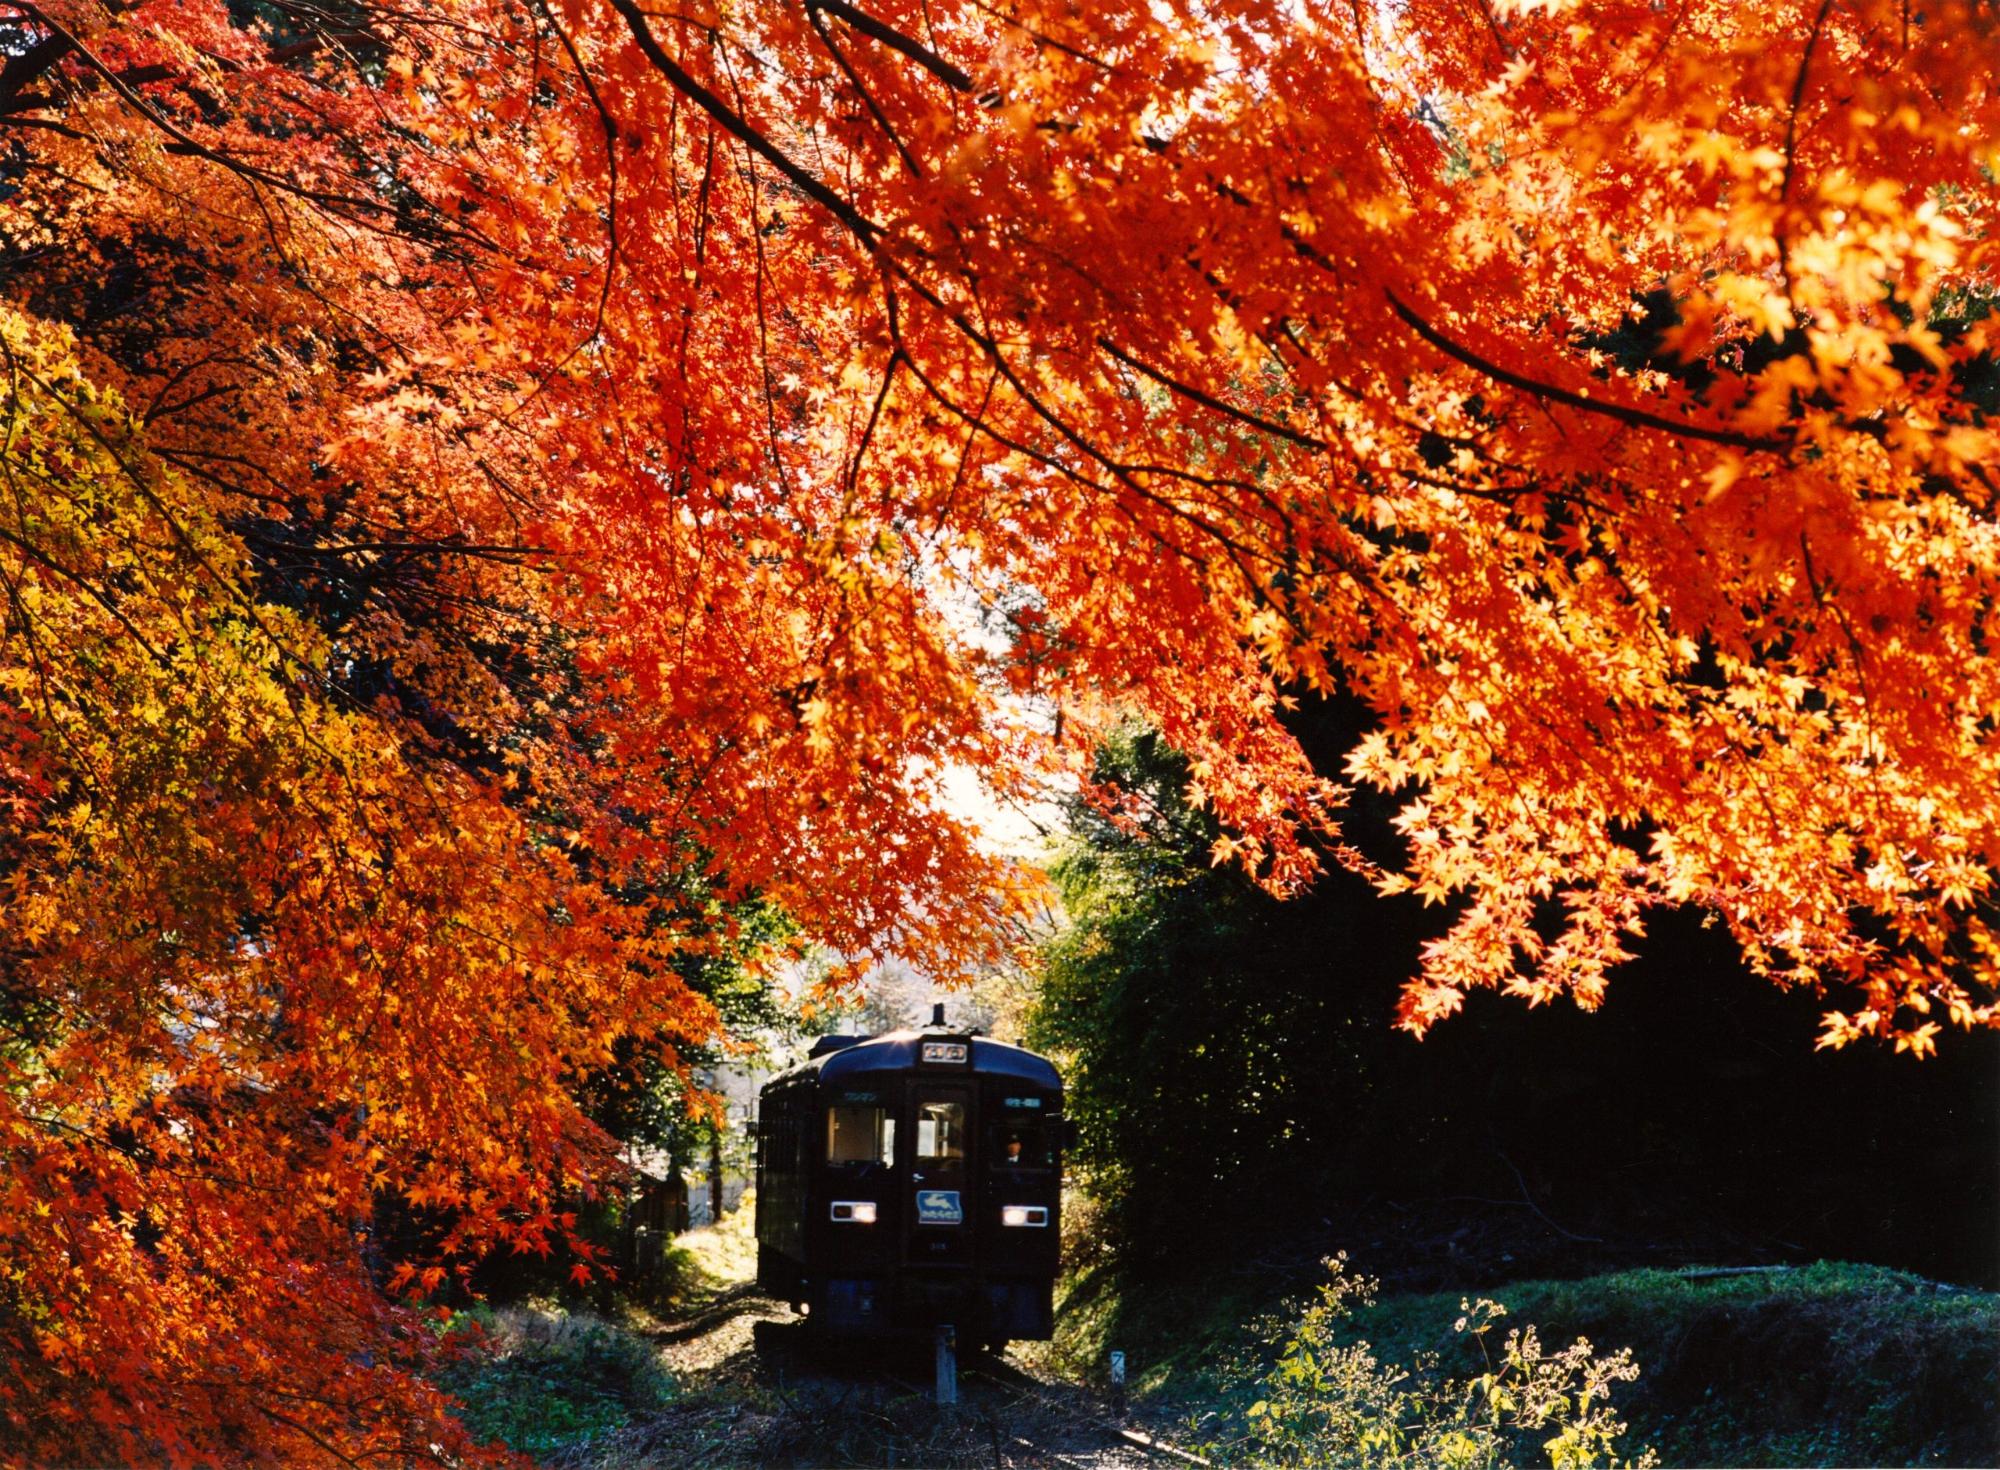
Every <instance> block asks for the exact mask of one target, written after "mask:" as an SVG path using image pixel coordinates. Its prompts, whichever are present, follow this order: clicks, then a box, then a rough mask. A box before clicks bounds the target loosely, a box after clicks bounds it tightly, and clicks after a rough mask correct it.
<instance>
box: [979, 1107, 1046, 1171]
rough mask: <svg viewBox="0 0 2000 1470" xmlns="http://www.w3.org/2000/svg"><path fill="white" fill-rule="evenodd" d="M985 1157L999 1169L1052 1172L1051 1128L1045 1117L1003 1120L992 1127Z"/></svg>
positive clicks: (1006, 1118) (1007, 1118)
mask: <svg viewBox="0 0 2000 1470" xmlns="http://www.w3.org/2000/svg"><path fill="white" fill-rule="evenodd" d="M987 1157H988V1158H990V1159H992V1160H993V1163H994V1167H995V1168H1000V1169H1052V1168H1054V1167H1055V1162H1056V1150H1055V1127H1054V1125H1053V1123H1052V1122H1051V1121H1050V1120H1049V1119H1047V1118H1041V1117H1034V1116H1030V1117H1025V1118H1023V1117H1003V1118H1002V1119H1001V1120H1000V1122H999V1123H997V1124H995V1125H994V1128H993V1143H992V1146H991V1148H990V1149H989V1150H988V1151H987Z"/></svg>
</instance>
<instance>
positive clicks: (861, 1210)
mask: <svg viewBox="0 0 2000 1470" xmlns="http://www.w3.org/2000/svg"><path fill="white" fill-rule="evenodd" d="M833 1218H834V1219H836V1220H838V1221H840V1222H841V1223H842V1224H843V1225H873V1224H874V1223H875V1201H874V1200H872V1199H837V1200H835V1201H834V1202H833Z"/></svg>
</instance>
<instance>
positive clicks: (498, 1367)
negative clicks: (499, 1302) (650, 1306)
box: [439, 1307, 675, 1458]
mask: <svg viewBox="0 0 2000 1470" xmlns="http://www.w3.org/2000/svg"><path fill="white" fill-rule="evenodd" d="M451 1330H452V1332H453V1333H454V1334H456V1335H458V1336H460V1337H461V1339H462V1341H461V1343H460V1346H461V1348H462V1349H463V1351H462V1352H461V1354H460V1356H459V1357H458V1359H457V1361H456V1362H454V1363H453V1364H452V1365H451V1366H450V1367H449V1368H447V1369H446V1370H445V1371H444V1373H443V1374H442V1375H441V1377H440V1380H439V1382H440V1386H441V1387H443V1388H444V1389H445V1390H446V1391H447V1392H448V1393H451V1394H453V1395H454V1396H456V1397H457V1399H458V1401H459V1404H460V1409H459V1419H460V1421H461V1422H462V1423H463V1424H464V1425H465V1427H466V1428H467V1429H468V1430H470V1431H471V1432H472V1434H473V1435H474V1436H475V1437H477V1438H478V1439H480V1440H485V1441H490V1440H496V1439H497V1440H499V1441H501V1442H502V1443H504V1444H506V1445H507V1446H508V1447H509V1448H510V1449H515V1450H518V1451H520V1452H522V1453H523V1454H526V1455H530V1456H533V1457H536V1458H541V1457H544V1456H548V1455H552V1454H555V1453H558V1452H560V1451H565V1450H575V1449H577V1448H579V1447H581V1446H583V1445H586V1444H588V1443H589V1442H590V1441H591V1440H593V1439H596V1438H597V1437H599V1436H601V1435H603V1434H606V1433H608V1432H610V1431H612V1430H615V1429H618V1428H621V1427H623V1426H624V1425H626V1424H628V1423H630V1422H632V1421H633V1420H634V1419H635V1418H640V1417H643V1416H645V1415H648V1414H652V1413H656V1412H658V1411H659V1410H661V1409H663V1408H665V1407H666V1406H667V1405H668V1404H669V1403H671V1402H672V1401H673V1398H674V1395H675V1389H674V1382H673V1379H672V1377H671V1375H669V1374H668V1373H667V1371H666V1369H665V1368H664V1367H662V1366H661V1364H660V1362H659V1359H658V1357H657V1355H656V1354H655V1353H654V1351H653V1349H652V1348H651V1346H649V1345H648V1344H647V1343H646V1342H645V1341H643V1340H642V1339H640V1338H639V1337H637V1336H635V1335H633V1334H632V1333H629V1332H626V1331H625V1330H624V1329H622V1328H620V1327H618V1326H616V1325H615V1324H613V1323H610V1322H606V1321H602V1320H598V1319H595V1318H579V1317H573V1316H571V1315H569V1314H568V1313H565V1312H561V1311H557V1310H551V1309H546V1308H536V1307H505V1308H499V1309H493V1308H484V1307H482V1308H477V1309H475V1310H474V1311H472V1312H468V1313H463V1314H461V1315H460V1316H459V1317H458V1318H456V1319H455V1320H454V1321H453V1323H452V1327H451Z"/></svg>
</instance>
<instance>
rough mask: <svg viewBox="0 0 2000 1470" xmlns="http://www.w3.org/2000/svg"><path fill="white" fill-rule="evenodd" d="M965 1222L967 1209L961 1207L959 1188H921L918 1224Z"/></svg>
mask: <svg viewBox="0 0 2000 1470" xmlns="http://www.w3.org/2000/svg"><path fill="white" fill-rule="evenodd" d="M964 1222H965V1211H964V1210H962V1209H960V1208H959V1204H958V1191H957V1190H955V1189H920V1190H918V1191H917V1223H918V1224H920V1225H960V1224H963V1223H964Z"/></svg>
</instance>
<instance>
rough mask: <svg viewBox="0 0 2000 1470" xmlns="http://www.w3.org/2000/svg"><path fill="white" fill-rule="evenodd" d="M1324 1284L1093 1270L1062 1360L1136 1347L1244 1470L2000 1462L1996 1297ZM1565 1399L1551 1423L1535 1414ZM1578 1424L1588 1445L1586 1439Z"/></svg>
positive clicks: (1748, 1276) (1840, 1277) (1849, 1278)
mask: <svg viewBox="0 0 2000 1470" xmlns="http://www.w3.org/2000/svg"><path fill="white" fill-rule="evenodd" d="M1321 1282H1322V1285H1320V1286H1319V1287H1317V1288H1311V1287H1308V1286H1307V1285H1306V1282H1304V1281H1303V1280H1301V1279H1300V1278H1299V1277H1298V1276H1296V1275H1295V1276H1293V1278H1292V1279H1291V1282H1290V1287H1289V1289H1288V1288H1287V1287H1286V1286H1285V1285H1284V1284H1282V1282H1281V1277H1280V1275H1279V1274H1278V1273H1275V1272H1266V1273H1265V1274H1264V1275H1262V1276H1258V1275H1256V1274H1255V1273H1253V1272H1252V1271H1249V1270H1240V1271H1237V1272H1236V1273H1234V1274H1233V1275H1229V1276H1225V1277H1224V1278H1223V1279H1221V1280H1220V1281H1218V1282H1216V1283H1215V1284H1216V1287H1217V1289H1216V1291H1215V1292H1214V1293H1213V1294H1212V1295H1211V1294H1208V1293H1205V1292H1203V1291H1201V1290H1199V1289H1197V1284H1196V1283H1192V1282H1188V1281H1170V1280H1164V1279H1160V1278H1157V1277H1155V1278H1152V1279H1143V1280H1142V1279H1135V1278H1132V1277H1129V1276H1121V1275H1120V1274H1119V1273H1118V1272H1117V1271H1116V1270H1114V1269H1111V1268H1108V1267H1100V1268H1098V1269H1097V1270H1095V1271H1093V1272H1090V1273H1088V1274H1084V1275H1080V1276H1078V1277H1076V1278H1073V1279H1072V1282H1071V1292H1070V1302H1069V1310H1068V1311H1067V1312H1066V1313H1065V1315H1064V1317H1063V1318H1062V1319H1061V1321H1062V1326H1061V1336H1060V1337H1059V1340H1058V1342H1057V1343H1056V1344H1055V1345H1054V1346H1053V1349H1052V1352H1051V1361H1052V1362H1053V1363H1055V1364H1057V1365H1060V1366H1062V1367H1065V1368H1067V1369H1068V1370H1069V1371H1075V1372H1089V1371H1091V1367H1090V1365H1092V1364H1094V1363H1098V1362H1101V1361H1102V1360H1103V1357H1104V1354H1105V1352H1106V1351H1108V1350H1109V1349H1110V1348H1111V1347H1113V1346H1116V1347H1119V1348H1120V1349H1122V1350H1123V1351H1125V1352H1126V1353H1127V1355H1128V1357H1129V1358H1130V1360H1131V1362H1132V1373H1133V1382H1134V1385H1135V1401H1136V1405H1137V1408H1138V1411H1139V1412H1140V1413H1141V1414H1142V1415H1144V1416H1146V1417H1147V1418H1148V1419H1149V1420H1151V1421H1152V1422H1154V1423H1156V1424H1159V1425H1161V1426H1162V1427H1168V1428H1169V1430H1170V1432H1172V1430H1174V1429H1177V1430H1178V1431H1179V1432H1180V1433H1181V1434H1182V1435H1184V1436H1186V1437H1187V1438H1188V1439H1190V1440H1193V1441H1196V1442H1199V1443H1200V1444H1202V1446H1203V1452H1204V1453H1205V1454H1207V1455H1208V1456H1209V1457H1210V1458H1212V1459H1215V1460H1217V1461H1218V1462H1221V1463H1226V1464H1240V1465H1261V1464H1270V1463H1280V1464H1300V1463H1314V1462H1318V1463H1328V1462H1329V1460H1328V1455H1329V1453H1330V1452H1331V1453H1332V1458H1333V1459H1335V1460H1338V1461H1339V1462H1342V1463H1356V1464H1367V1465H1377V1464H1380V1465H1389V1464H1396V1465H1440V1464H1458V1463H1471V1464H1479V1465H1489V1464H1501V1463H1509V1464H1547V1463H1552V1462H1553V1463H1559V1464H1560V1463H1578V1464H1581V1463H1591V1462H1593V1458H1592V1455H1590V1454H1584V1455H1582V1456H1581V1457H1574V1458H1570V1459H1567V1460H1566V1459H1564V1458H1562V1456H1563V1455H1571V1456H1575V1455H1576V1454H1577V1446H1578V1445H1579V1444H1583V1443H1586V1442H1587V1443H1588V1444H1589V1445H1591V1446H1592V1447H1593V1448H1594V1452H1595V1458H1594V1462H1595V1463H1599V1464H1603V1463H1607V1462H1626V1461H1633V1460H1637V1459H1639V1458H1640V1457H1641V1456H1642V1455H1643V1454H1645V1453H1646V1452H1648V1451H1650V1452H1651V1453H1652V1454H1654V1455H1656V1456H1657V1457H1658V1463H1659V1464H1661V1465H1663V1466H1695V1465H1735V1466H1778V1465H1801V1466H1807V1465H1810V1466H1836V1465H1909V1466H1918V1465H1994V1464H2000V1381H1996V1373H1995V1367H1996V1364H2000V1296H1996V1295H1995V1294H1993V1293H1990V1292H1982V1291H1972V1290H1967V1289H1963V1288H1957V1287H1951V1286H1946V1285H1941V1284H1939V1283H1935V1282H1931V1281H1927V1280H1925V1279H1923V1278H1921V1277H1917V1276H1914V1275H1911V1274H1909V1273H1906V1272H1900V1271H1891V1270H1886V1269H1883V1268H1880V1267H1875V1266H1865V1265H1854V1264H1849V1263H1843V1262H1819V1263H1815V1264H1812V1265H1809V1266H1801V1267H1796V1268H1781V1269H1776V1270H1754V1271H1751V1270H1742V1269H1739V1268H1688V1269H1683V1270H1676V1271H1668V1270H1640V1271H1622V1272H1614V1273H1608V1274H1605V1275H1600V1276H1593V1277H1588V1278H1584V1279H1580V1280H1574V1281H1549V1280H1532V1281H1520V1282H1513V1283H1508V1284H1504V1285H1500V1286H1494V1287H1489V1288H1486V1289H1484V1290H1482V1291H1479V1292H1476V1293H1466V1292H1458V1291H1444V1292H1423V1293H1403V1294H1396V1295H1380V1296H1374V1295H1372V1294H1370V1293H1367V1292H1365V1291H1364V1290H1362V1289H1360V1288H1359V1287H1358V1286H1357V1283H1356V1282H1355V1280H1354V1279H1353V1278H1351V1277H1348V1276H1346V1275H1344V1274H1343V1273H1336V1274H1335V1275H1334V1277H1333V1280H1332V1283H1331V1284H1325V1278H1324V1276H1322V1277H1321ZM1301 1288H1304V1289H1305V1294H1304V1295H1299V1294H1298V1293H1299V1291H1300V1289H1301ZM1260 1296H1261V1297H1262V1300H1263V1310H1262V1311H1261V1312H1260V1311H1258V1310H1257V1308H1256V1306H1255V1305H1254V1303H1255V1302H1256V1301H1257V1299H1258V1298H1259V1297H1260ZM1482 1299H1484V1301H1482ZM1489 1303H1490V1305H1488V1304H1489ZM1495 1309H1498V1314H1497V1315H1496V1312H1495ZM1530 1324H1532V1329H1531V1327H1530ZM1516 1325H1518V1326H1519V1327H1520V1329H1521V1337H1520V1338H1519V1339H1518V1340H1516V1341H1515V1342H1514V1343H1513V1344H1511V1345H1510V1344H1509V1342H1508V1333H1509V1329H1510V1328H1511V1327H1513V1326H1516ZM1482 1329H1484V1330H1482ZM1579 1342H1583V1343H1587V1344H1589V1347H1588V1349H1587V1350H1585V1351H1583V1352H1580V1353H1579V1352H1577V1351H1576V1344H1577V1343H1579ZM1566 1355H1568V1356H1567V1358H1566ZM1552 1365H1553V1366H1552ZM1628 1366H1629V1367H1630V1368H1632V1369H1636V1372H1635V1373H1633V1374H1632V1376H1630V1378H1629V1380H1628V1379H1627V1378H1626V1376H1625V1369H1626V1367H1628ZM1558 1373H1561V1374H1563V1376H1562V1386H1561V1387H1560V1388H1555V1387H1554V1386H1553V1385H1554V1379H1555V1377H1556V1375H1557V1374H1558ZM1399 1375H1402V1376H1399ZM1530 1385H1535V1386H1534V1387H1533V1388H1531V1387H1530ZM1586 1385H1589V1386H1591V1390H1592V1391H1591V1393H1590V1395H1589V1398H1588V1401H1587V1402H1580V1401H1579V1399H1578V1398H1577V1390H1578V1389H1579V1388H1580V1387H1583V1386H1586ZM1563 1394H1566V1395H1567V1396H1568V1402H1567V1404H1566V1405H1564V1404H1558V1405H1557V1406H1556V1411H1555V1412H1553V1413H1551V1414H1550V1415H1549V1417H1548V1419H1547V1421H1546V1423H1545V1424H1543V1425H1536V1424H1533V1423H1532V1422H1528V1420H1529V1419H1531V1418H1532V1415H1529V1416H1526V1418H1524V1417H1523V1410H1524V1409H1525V1408H1526V1407H1527V1406H1528V1404H1529V1403H1530V1402H1531V1398H1532V1397H1533V1396H1536V1395H1539V1396H1540V1397H1541V1399H1542V1400H1543V1402H1545V1403H1546V1402H1547V1401H1549V1400H1551V1399H1553V1398H1555V1397H1557V1396H1559V1395H1563ZM1510 1399H1511V1402H1509V1400H1510ZM1509 1413H1512V1414H1513V1415H1515V1416H1516V1417H1515V1419H1514V1421H1513V1422H1511V1423H1509V1422H1507V1420H1506V1416H1507V1415H1508V1414H1509ZM1562 1416H1567V1417H1568V1418H1569V1419H1571V1420H1582V1421H1584V1422H1585V1425H1586V1429H1585V1432H1584V1433H1583V1434H1582V1435H1579V1434H1576V1433H1570V1434H1569V1437H1568V1438H1567V1439H1565V1438H1564V1436H1565V1433H1567V1432H1569V1431H1570V1430H1571V1429H1572V1428H1573V1425H1570V1424H1565V1423H1563V1422H1559V1421H1560V1419H1561V1418H1562ZM1614 1424H1617V1425H1622V1432H1618V1431H1616V1430H1615V1429H1613V1428H1612V1426H1613V1425H1614ZM1371 1436H1372V1437H1371ZM1342 1446H1344V1447H1345V1448H1340V1447H1342ZM1474 1447H1476V1448H1477V1451H1478V1453H1477V1454H1476V1455H1473V1448H1474ZM1461 1451H1462V1452H1464V1453H1465V1454H1467V1455H1473V1457H1472V1458H1470V1459H1461V1458H1459V1454H1460V1452H1461Z"/></svg>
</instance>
